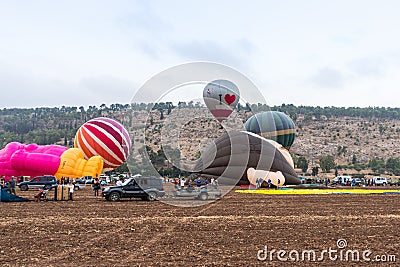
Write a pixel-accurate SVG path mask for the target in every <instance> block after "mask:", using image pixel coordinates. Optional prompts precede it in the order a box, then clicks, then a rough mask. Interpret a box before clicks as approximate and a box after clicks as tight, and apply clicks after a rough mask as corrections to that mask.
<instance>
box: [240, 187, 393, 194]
mask: <svg viewBox="0 0 400 267" xmlns="http://www.w3.org/2000/svg"><path fill="white" fill-rule="evenodd" d="M235 192H236V193H243V194H262V195H329V194H400V190H399V189H377V188H375V189H361V188H355V189H350V188H345V189H343V188H340V189H294V188H280V189H278V190H275V189H256V190H254V189H239V190H236V191H235Z"/></svg>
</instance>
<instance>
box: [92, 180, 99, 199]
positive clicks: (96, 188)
mask: <svg viewBox="0 0 400 267" xmlns="http://www.w3.org/2000/svg"><path fill="white" fill-rule="evenodd" d="M99 190H100V182H99V178H95V179H94V182H93V192H94V196H95V197H98V196H99Z"/></svg>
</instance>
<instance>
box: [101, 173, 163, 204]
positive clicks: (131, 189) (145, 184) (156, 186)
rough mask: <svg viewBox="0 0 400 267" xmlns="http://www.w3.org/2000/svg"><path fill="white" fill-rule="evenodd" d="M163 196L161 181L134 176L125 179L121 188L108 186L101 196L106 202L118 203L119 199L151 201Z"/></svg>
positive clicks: (154, 178) (155, 178)
mask: <svg viewBox="0 0 400 267" xmlns="http://www.w3.org/2000/svg"><path fill="white" fill-rule="evenodd" d="M164 195H165V191H164V188H163V180H162V179H161V178H157V177H143V176H136V177H132V178H129V179H127V180H126V181H125V182H124V183H123V184H122V185H121V186H108V187H104V188H103V190H102V196H103V197H105V198H106V200H108V201H118V200H120V199H121V198H141V199H143V200H149V201H153V200H155V199H156V198H158V197H162V196H164Z"/></svg>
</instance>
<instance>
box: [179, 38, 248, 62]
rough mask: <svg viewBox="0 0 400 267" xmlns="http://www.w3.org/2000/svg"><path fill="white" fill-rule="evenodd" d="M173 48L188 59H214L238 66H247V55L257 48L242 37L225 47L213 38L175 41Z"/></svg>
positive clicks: (213, 60) (214, 60)
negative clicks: (185, 41) (186, 41)
mask: <svg viewBox="0 0 400 267" xmlns="http://www.w3.org/2000/svg"><path fill="white" fill-rule="evenodd" d="M171 49H172V51H173V52H175V53H176V54H177V55H178V56H180V57H183V58H185V59H186V60H201V61H212V62H218V63H222V64H226V65H230V66H232V67H236V68H245V67H246V66H247V56H248V55H249V54H251V53H252V52H253V51H254V50H255V46H254V45H253V44H252V43H251V42H250V41H248V40H246V39H240V40H238V41H236V42H233V43H230V46H229V47H225V46H222V45H220V44H219V43H216V42H214V41H211V40H207V41H191V42H188V43H173V44H171Z"/></svg>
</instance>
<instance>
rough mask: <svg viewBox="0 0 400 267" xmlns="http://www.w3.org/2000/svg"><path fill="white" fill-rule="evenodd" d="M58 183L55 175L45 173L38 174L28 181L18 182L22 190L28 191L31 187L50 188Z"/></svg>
mask: <svg viewBox="0 0 400 267" xmlns="http://www.w3.org/2000/svg"><path fill="white" fill-rule="evenodd" d="M56 184H57V179H56V177H54V176H50V175H44V176H36V177H34V178H33V179H31V180H30V181H28V182H22V183H19V184H18V187H19V189H21V191H27V190H28V189H31V188H44V189H49V188H50V187H52V186H54V185H56Z"/></svg>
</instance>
